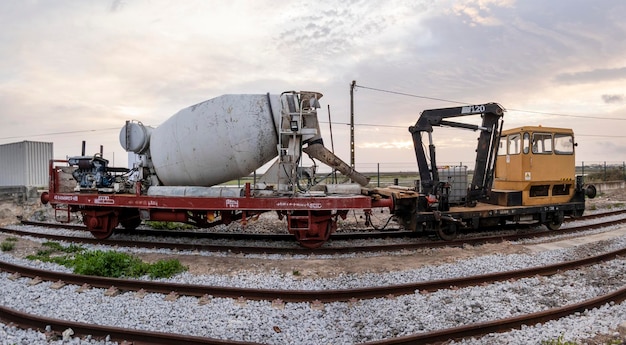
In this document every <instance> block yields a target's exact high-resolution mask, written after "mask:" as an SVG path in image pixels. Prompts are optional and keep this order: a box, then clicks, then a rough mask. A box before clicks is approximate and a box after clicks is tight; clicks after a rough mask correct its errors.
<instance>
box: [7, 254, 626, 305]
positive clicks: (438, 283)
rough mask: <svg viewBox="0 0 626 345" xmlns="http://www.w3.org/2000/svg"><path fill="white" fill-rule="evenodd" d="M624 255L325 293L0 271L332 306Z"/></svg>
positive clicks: (18, 269)
mask: <svg viewBox="0 0 626 345" xmlns="http://www.w3.org/2000/svg"><path fill="white" fill-rule="evenodd" d="M625 255H626V248H623V249H620V250H616V251H611V252H607V253H603V254H599V255H596V256H590V257H586V258H583V259H579V260H571V261H566V262H560V263H556V264H552V265H546V266H539V267H530V268H525V269H521V270H514V271H504V272H495V273H488V274H484V275H476V276H468V277H461V278H449V279H439V280H433V281H424V282H415V283H406V284H398V285H388V286H376V287H365V288H355V289H329V290H282V289H252V288H237V287H222V286H209V285H196V284H182V283H170V282H161V281H150V280H136V279H121V278H106V277H97V276H86V275H77V274H72V273H65V272H54V271H47V270H40V269H36V268H31V267H26V266H20V265H15V264H11V263H7V262H2V261H0V270H3V271H6V272H12V273H15V274H19V275H20V276H24V277H30V278H35V277H38V278H39V279H42V280H46V281H53V282H54V281H62V282H64V283H67V284H74V285H83V284H89V285H90V286H93V287H100V288H110V287H111V286H114V287H116V288H117V289H119V290H122V291H139V290H144V291H146V292H153V293H162V294H168V293H171V292H176V293H178V294H179V295H187V296H205V295H210V296H213V297H224V298H241V297H243V298H246V299H250V300H277V299H280V300H282V301H285V302H312V301H316V300H317V301H320V302H336V301H349V300H352V299H371V298H381V297H387V296H390V295H391V296H398V295H408V294H414V293H416V292H417V291H436V290H440V289H448V288H451V287H466V286H475V285H479V284H485V283H493V282H496V281H504V280H508V279H520V278H524V277H531V276H535V275H551V274H556V273H558V272H560V271H565V270H571V269H576V268H579V267H583V266H588V265H592V264H596V263H599V262H604V261H608V260H612V259H614V258H616V257H619V256H625Z"/></svg>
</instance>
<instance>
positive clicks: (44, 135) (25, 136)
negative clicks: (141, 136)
mask: <svg viewBox="0 0 626 345" xmlns="http://www.w3.org/2000/svg"><path fill="white" fill-rule="evenodd" d="M113 129H119V127H115V128H100V129H84V130H80V131H69V132H55V133H43V134H32V135H20V136H14V137H3V138H0V140H4V139H18V138H30V137H46V136H50V135H63V134H76V133H88V132H100V131H110V130H113Z"/></svg>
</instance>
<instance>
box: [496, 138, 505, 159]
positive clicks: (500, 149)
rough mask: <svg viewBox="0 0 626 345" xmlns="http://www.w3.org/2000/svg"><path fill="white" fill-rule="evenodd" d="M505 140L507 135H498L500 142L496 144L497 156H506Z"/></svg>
mask: <svg viewBox="0 0 626 345" xmlns="http://www.w3.org/2000/svg"><path fill="white" fill-rule="evenodd" d="M506 140H507V137H506V136H504V137H500V144H499V146H498V156H506Z"/></svg>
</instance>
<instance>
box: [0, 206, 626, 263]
mask: <svg viewBox="0 0 626 345" xmlns="http://www.w3.org/2000/svg"><path fill="white" fill-rule="evenodd" d="M623 214H626V210H619V211H613V212H605V213H600V214H594V215H589V216H585V217H581V218H579V220H580V221H588V220H595V219H601V218H607V217H611V216H618V215H623ZM625 222H626V218H624V219H618V220H611V221H601V222H598V223H595V224H591V225H581V226H572V227H569V228H567V229H561V230H558V231H545V230H544V231H542V230H538V231H533V232H525V233H509V234H507V235H502V234H498V235H491V236H482V237H465V238H462V239H458V240H453V241H408V242H407V241H404V242H400V243H392V244H371V245H363V246H355V245H353V244H351V243H350V242H349V241H348V240H354V238H353V237H351V236H352V234H351V233H346V234H343V235H341V236H339V237H342V238H343V239H345V240H346V242H347V245H345V246H336V245H333V246H327V247H320V248H316V249H309V248H304V247H299V246H297V245H296V243H295V242H294V243H292V244H293V245H291V246H286V247H276V246H267V245H247V244H246V245H244V244H240V243H238V244H234V245H225V244H202V243H198V242H194V241H190V242H191V243H178V242H176V243H174V242H162V241H140V240H136V239H111V238H110V239H107V240H98V239H94V238H87V237H74V236H66V235H55V234H49V233H37V232H32V231H26V230H18V229H7V228H2V229H0V231H2V232H4V233H7V234H14V235H19V236H33V237H38V238H46V239H49V240H55V241H66V242H73V243H85V244H106V245H111V246H120V247H142V248H159V249H173V250H188V251H206V252H227V253H235V254H239V253H240V254H296V255H297V254H301V255H308V254H316V255H337V254H352V253H373V252H390V251H402V250H419V249H425V248H438V247H460V246H463V245H480V244H485V243H499V242H502V241H518V240H521V239H529V238H542V237H551V236H556V235H565V234H576V233H579V232H582V231H587V230H590V229H597V228H602V227H608V226H613V225H618V224H622V223H625ZM24 224H28V225H34V226H48V224H46V223H36V222H24ZM53 227H59V228H63V227H64V226H62V225H58V224H54V225H53ZM65 228H67V226H65ZM78 228H80V229H84V227H82V226H78ZM147 232H151V231H147ZM158 233H163V232H162V231H159V232H158ZM167 233H172V232H171V231H168V232H167ZM185 234H188V233H185ZM192 234H196V233H192ZM204 234H206V233H204ZM204 234H203V236H204ZM390 234H393V233H390ZM213 235H215V234H214V233H212V234H210V235H208V236H213ZM235 235H237V236H238V237H241V238H240V239H243V238H244V237H243V236H244V234H235ZM381 235H382V236H384V235H385V234H380V233H377V234H371V236H372V237H375V236H381ZM399 235H400V237H401V236H404V235H408V236H409V235H410V236H415V233H412V232H411V233H407V232H405V231H404V232H402V233H401V234H399ZM221 236H229V235H224V234H222V235H221ZM271 236H279V237H281V238H282V236H281V235H271ZM289 236H290V237H291V235H289ZM354 236H357V238H358V237H362V236H363V234H355V235H354ZM258 237H268V238H272V237H270V236H268V235H253V236H252V237H249V240H250V241H254V240H253V239H254V238H258ZM366 237H367V236H366Z"/></svg>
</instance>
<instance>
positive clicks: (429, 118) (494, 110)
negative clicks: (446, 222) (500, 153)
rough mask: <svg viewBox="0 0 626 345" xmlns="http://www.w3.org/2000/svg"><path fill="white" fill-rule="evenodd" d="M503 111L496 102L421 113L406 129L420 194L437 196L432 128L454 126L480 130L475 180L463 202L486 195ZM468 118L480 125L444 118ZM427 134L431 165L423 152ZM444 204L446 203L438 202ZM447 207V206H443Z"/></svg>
mask: <svg viewBox="0 0 626 345" xmlns="http://www.w3.org/2000/svg"><path fill="white" fill-rule="evenodd" d="M504 111H505V109H504V108H503V107H502V106H501V105H499V104H497V103H486V104H480V105H467V106H461V107H452V108H441V109H430V110H424V111H423V112H422V113H421V115H420V118H419V119H418V120H417V123H416V124H415V126H411V127H409V132H411V135H412V136H413V145H414V147H415V156H416V158H417V165H418V168H419V173H420V180H421V186H422V193H424V194H426V195H429V194H434V195H439V193H440V192H441V190H440V189H441V188H442V186H441V181H439V173H438V170H437V162H436V155H435V145H434V144H433V139H432V132H433V127H434V126H438V127H441V126H445V127H455V128H461V129H469V130H473V131H480V136H479V137H478V146H477V148H476V164H475V166H474V177H473V179H472V183H471V184H470V186H469V189H468V192H467V198H466V203H472V202H475V201H477V200H480V199H482V198H485V197H486V196H487V193H488V192H489V190H490V189H491V185H492V182H493V172H494V167H495V163H496V154H497V150H498V146H497V145H498V141H499V137H500V132H501V130H502V116H503V114H504ZM470 115H480V116H481V117H482V123H481V124H480V125H472V124H467V123H460V122H453V121H448V120H446V119H448V118H453V117H462V116H470ZM424 132H426V133H427V134H428V155H429V157H430V164H429V162H428V158H427V156H426V152H425V150H424V142H423V139H422V134H423V133H424ZM439 204H440V205H446V204H447V203H446V202H444V203H441V202H440V203H439ZM444 207H447V206H444Z"/></svg>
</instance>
